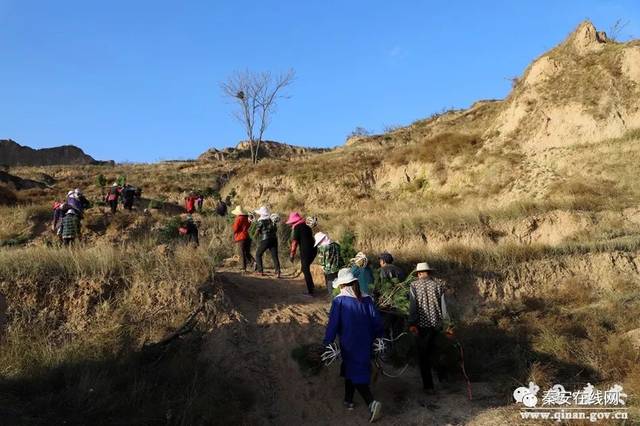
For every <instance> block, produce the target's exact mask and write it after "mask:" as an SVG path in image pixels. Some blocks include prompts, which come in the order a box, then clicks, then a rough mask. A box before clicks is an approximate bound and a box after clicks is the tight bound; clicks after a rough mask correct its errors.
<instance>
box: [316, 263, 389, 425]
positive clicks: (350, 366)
mask: <svg viewBox="0 0 640 426" xmlns="http://www.w3.org/2000/svg"><path fill="white" fill-rule="evenodd" d="M333 288H339V289H340V294H339V295H338V296H336V298H335V299H333V302H332V304H331V312H330V313H329V324H328V325H327V331H326V334H325V337H324V344H325V345H328V344H331V343H333V341H334V340H335V338H336V336H340V353H341V356H342V366H341V367H340V375H341V376H343V377H344V405H345V407H347V408H348V409H350V410H351V409H353V407H354V404H353V396H354V394H355V391H356V390H357V391H358V393H359V394H360V395H361V396H362V398H363V399H364V400H365V402H366V403H367V405H368V407H369V414H370V419H369V420H370V421H371V422H374V421H376V420H377V419H378V418H380V416H381V408H382V404H380V402H378V401H376V400H375V399H374V398H373V395H372V394H371V390H370V389H369V383H370V380H371V354H372V345H373V341H374V340H375V339H376V338H377V337H382V333H383V330H382V322H381V320H380V315H379V313H378V310H377V309H376V307H375V304H374V303H373V299H372V298H371V297H370V296H368V295H363V294H362V292H361V291H360V286H359V283H358V278H357V277H355V276H354V275H353V273H352V272H351V270H350V269H349V268H344V269H341V270H340V271H339V272H338V278H336V279H335V281H334V282H333Z"/></svg>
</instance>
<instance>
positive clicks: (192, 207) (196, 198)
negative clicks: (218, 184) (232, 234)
mask: <svg viewBox="0 0 640 426" xmlns="http://www.w3.org/2000/svg"><path fill="white" fill-rule="evenodd" d="M204 198H205V197H204V195H203V194H202V193H201V192H197V191H189V193H188V194H187V196H186V197H184V209H185V211H186V212H187V214H193V213H195V212H202V209H203V207H204ZM229 204H231V197H230V196H227V198H226V199H225V200H222V198H220V197H218V198H217V200H216V206H215V209H214V210H215V213H216V214H217V215H218V216H222V217H224V216H226V215H227V212H228V208H229Z"/></svg>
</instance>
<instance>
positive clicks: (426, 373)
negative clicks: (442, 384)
mask: <svg viewBox="0 0 640 426" xmlns="http://www.w3.org/2000/svg"><path fill="white" fill-rule="evenodd" d="M418 332H419V334H418V338H417V346H418V364H419V365H420V376H421V377H422V386H423V388H424V389H433V387H434V384H433V376H432V374H431V367H432V365H431V360H432V359H433V358H434V355H435V353H436V350H437V348H436V345H435V339H436V336H437V335H438V333H439V332H440V331H439V330H438V329H437V328H435V327H426V328H425V327H420V328H418ZM438 376H441V374H438ZM439 378H440V377H439Z"/></svg>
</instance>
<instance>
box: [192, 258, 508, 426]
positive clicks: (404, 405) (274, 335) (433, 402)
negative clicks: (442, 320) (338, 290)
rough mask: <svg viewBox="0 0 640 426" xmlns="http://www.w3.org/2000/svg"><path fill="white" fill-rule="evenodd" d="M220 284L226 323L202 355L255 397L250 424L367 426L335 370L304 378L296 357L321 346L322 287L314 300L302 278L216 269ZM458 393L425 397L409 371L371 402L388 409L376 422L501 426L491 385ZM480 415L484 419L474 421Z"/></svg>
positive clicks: (386, 381)
mask: <svg viewBox="0 0 640 426" xmlns="http://www.w3.org/2000/svg"><path fill="white" fill-rule="evenodd" d="M216 278H217V280H218V282H219V283H220V285H221V286H222V288H223V291H224V293H225V298H226V299H227V303H228V307H229V315H228V316H227V317H226V318H227V321H225V324H223V325H221V326H220V327H219V328H217V329H215V330H213V332H212V334H211V337H210V338H209V340H208V341H207V343H206V345H205V348H204V354H203V356H204V357H205V358H206V359H207V360H208V361H210V362H211V363H212V365H215V366H216V367H222V368H223V370H224V371H226V372H227V374H228V375H229V378H231V379H232V380H234V381H236V382H238V383H239V384H241V385H243V386H245V387H247V388H249V389H251V390H252V391H253V392H254V395H255V398H254V403H253V404H252V406H251V407H247V408H248V414H247V420H246V423H247V424H252V425H255V424H259V425H263V424H269V425H271V424H273V425H291V424H301V423H302V424H336V422H348V423H349V424H356V425H359V424H363V425H364V424H367V423H368V412H367V408H366V407H365V404H364V402H363V401H362V400H361V399H360V398H359V396H358V395H356V409H355V410H354V411H351V412H350V411H346V410H345V409H344V408H343V406H342V399H343V389H344V383H343V381H342V379H341V378H340V377H339V366H338V365H331V366H330V367H326V368H323V370H322V371H321V372H320V373H319V374H317V375H315V376H308V377H305V376H304V375H303V374H302V372H301V371H300V369H299V366H298V364H297V363H296V361H295V360H294V359H293V358H292V357H291V350H292V349H293V348H295V347H297V346H299V345H301V344H307V343H319V342H321V341H322V337H323V335H324V330H325V325H326V322H327V318H328V311H329V307H330V299H329V297H328V295H327V294H326V289H324V288H320V289H318V291H317V295H316V296H315V297H313V298H310V297H308V296H305V295H304V293H305V286H304V283H303V282H302V281H301V280H299V279H294V278H287V277H284V278H283V279H275V277H258V276H254V275H243V274H240V273H237V272H233V271H230V270H223V271H219V272H218V273H217V274H216ZM453 387H457V388H458V389H457V390H449V391H446V390H442V391H440V392H439V393H438V394H437V395H435V396H427V395H425V394H423V393H422V391H421V384H420V379H419V374H418V372H417V371H416V369H414V368H412V367H411V368H409V369H408V370H407V372H406V373H405V374H404V375H403V376H401V377H400V378H388V377H385V376H382V375H379V376H378V378H377V380H376V381H375V383H374V384H373V385H372V390H373V393H374V396H375V397H376V399H378V400H379V401H381V402H382V404H383V412H384V418H383V419H382V420H381V421H380V422H379V424H383V425H409V424H414V425H419V424H429V425H463V424H476V425H479V424H492V425H495V424H501V421H500V420H499V419H497V418H496V417H495V416H491V415H490V416H486V414H487V412H486V411H487V410H488V409H491V407H496V406H498V405H499V401H498V399H497V398H496V396H495V395H492V394H491V392H489V391H488V389H489V388H488V386H486V385H485V384H480V383H476V384H473V388H474V393H475V397H474V400H473V401H469V400H468V399H467V396H466V391H465V386H464V384H463V383H458V384H454V386H453ZM503 401H504V397H503ZM483 412H484V414H485V415H484V416H481V417H484V419H485V420H484V421H482V420H481V421H480V422H477V421H474V418H475V417H476V416H478V415H480V414H481V413H483ZM496 414H497V413H496ZM489 419H490V420H489ZM512 419H513V418H512ZM509 423H510V424H514V422H509ZM504 424H507V423H504Z"/></svg>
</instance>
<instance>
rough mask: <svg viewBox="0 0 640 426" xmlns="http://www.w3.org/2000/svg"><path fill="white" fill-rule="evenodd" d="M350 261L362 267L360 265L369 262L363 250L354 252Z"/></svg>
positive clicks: (362, 265)
mask: <svg viewBox="0 0 640 426" xmlns="http://www.w3.org/2000/svg"><path fill="white" fill-rule="evenodd" d="M351 262H352V263H355V264H356V265H357V266H359V267H361V268H362V267H364V266H366V265H367V263H369V259H368V258H367V255H366V254H364V253H363V252H361V251H359V252H358V253H356V257H354V258H353V259H351Z"/></svg>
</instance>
